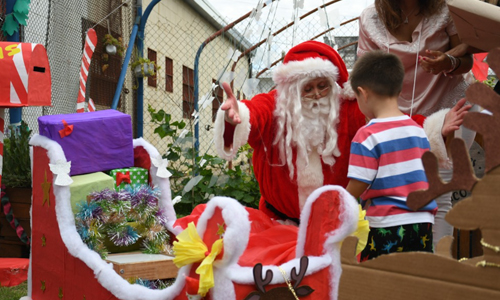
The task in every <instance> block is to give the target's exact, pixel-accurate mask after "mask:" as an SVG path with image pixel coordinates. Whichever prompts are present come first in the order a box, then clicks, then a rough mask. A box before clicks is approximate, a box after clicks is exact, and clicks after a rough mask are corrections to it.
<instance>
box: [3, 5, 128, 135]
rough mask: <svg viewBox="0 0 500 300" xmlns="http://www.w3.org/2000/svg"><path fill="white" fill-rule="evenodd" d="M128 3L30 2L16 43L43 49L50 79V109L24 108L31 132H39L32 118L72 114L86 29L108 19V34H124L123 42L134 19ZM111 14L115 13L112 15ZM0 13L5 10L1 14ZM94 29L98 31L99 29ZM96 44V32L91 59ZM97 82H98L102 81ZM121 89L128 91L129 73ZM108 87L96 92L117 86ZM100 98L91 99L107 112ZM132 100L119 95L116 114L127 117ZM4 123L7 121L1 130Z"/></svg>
mask: <svg viewBox="0 0 500 300" xmlns="http://www.w3.org/2000/svg"><path fill="white" fill-rule="evenodd" d="M130 2H131V0H128V1H123V3H122V1H121V0H111V1H98V0H87V1H86V0H83V1H81V0H65V1H57V0H39V1H32V2H31V4H30V12H29V16H28V20H27V25H26V26H21V28H20V41H21V42H24V43H37V44H42V45H44V46H45V48H46V50H47V56H48V58H49V63H50V68H51V77H52V106H51V107H25V108H23V112H22V119H23V120H24V121H25V122H27V123H28V125H29V127H30V128H31V129H33V131H34V132H38V122H37V119H38V117H39V116H42V115H53V114H67V113H75V112H76V99H77V96H78V92H79V80H80V76H79V74H80V66H81V61H82V51H83V45H84V36H85V33H86V31H87V30H88V29H89V28H91V27H93V26H96V27H97V26H101V27H103V26H104V27H103V28H105V27H107V24H108V22H106V20H108V21H109V24H110V27H111V30H112V32H113V33H115V34H116V35H121V36H123V38H124V43H128V37H129V36H130V32H131V28H132V26H133V20H134V11H133V7H132V5H128V3H130ZM2 4H3V5H2V7H3V8H4V4H5V0H4V1H2ZM117 8H118V9H117ZM112 11H114V12H113V13H111V12H112ZM110 13H111V14H110ZM4 14H5V11H4V12H3V13H2V16H4ZM3 19H4V18H1V20H0V22H3ZM98 23H99V24H98ZM96 24H97V25H96ZM0 25H1V23H0ZM97 31H98V32H99V30H97ZM101 40H102V34H101V35H99V34H98V41H99V42H98V44H97V48H96V52H95V55H96V54H97V53H98V52H99V51H100V48H101V47H102V42H101ZM100 52H102V51H100ZM95 57H97V56H95ZM100 64H101V62H100V61H99V60H96V59H93V61H92V65H91V69H94V70H99V69H101V68H100ZM116 68H117V69H118V70H119V69H121V58H117V59H116ZM97 74H98V73H97V71H96V72H91V73H90V74H89V79H88V81H87V97H88V95H92V94H93V93H92V91H91V89H92V87H93V86H95V85H96V82H94V83H93V82H92V81H93V80H92V79H93V78H94V77H98V76H97ZM115 77H116V76H115ZM98 79H99V80H101V78H98ZM95 81H97V80H95ZM125 87H126V88H127V87H128V89H131V87H132V80H131V76H130V75H129V76H128V80H127V81H126V85H125ZM107 89H108V90H106V91H101V92H99V93H97V94H98V95H102V94H106V93H107V94H110V93H112V94H114V91H115V89H116V83H115V85H114V86H109V87H107ZM100 98H101V97H97V99H93V100H94V101H95V102H96V104H97V106H98V108H100V109H104V108H109V105H105V104H106V103H107V102H106V101H108V100H106V99H103V100H101V99H100ZM132 101H133V99H132V95H125V94H124V97H123V101H122V103H123V106H122V107H120V110H122V111H124V112H126V113H129V114H132V108H133V105H132ZM108 102H110V100H109V101H108ZM99 103H104V105H99ZM8 111H9V110H6V120H8V119H9V113H8ZM8 125H9V122H8V121H7V122H6V126H8Z"/></svg>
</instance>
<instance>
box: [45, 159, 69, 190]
mask: <svg viewBox="0 0 500 300" xmlns="http://www.w3.org/2000/svg"><path fill="white" fill-rule="evenodd" d="M49 167H50V171H52V173H54V174H55V175H57V177H56V180H55V181H54V184H56V185H59V186H68V185H70V184H71V183H73V179H71V177H70V176H69V171H70V170H71V162H70V161H63V160H58V161H57V162H56V163H55V164H49Z"/></svg>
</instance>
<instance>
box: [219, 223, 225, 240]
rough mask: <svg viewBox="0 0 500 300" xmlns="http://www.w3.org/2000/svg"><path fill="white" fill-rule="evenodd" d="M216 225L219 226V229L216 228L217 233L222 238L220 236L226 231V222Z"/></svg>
mask: <svg viewBox="0 0 500 300" xmlns="http://www.w3.org/2000/svg"><path fill="white" fill-rule="evenodd" d="M217 225H218V226H219V229H218V230H217V234H218V235H219V236H220V237H221V238H222V236H223V235H224V233H225V232H226V229H225V228H224V226H225V225H226V223H222V224H217Z"/></svg>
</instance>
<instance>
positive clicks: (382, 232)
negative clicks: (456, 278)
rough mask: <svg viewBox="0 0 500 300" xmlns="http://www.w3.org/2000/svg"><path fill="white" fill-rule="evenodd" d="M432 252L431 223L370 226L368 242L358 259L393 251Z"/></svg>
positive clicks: (362, 259)
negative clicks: (384, 226) (382, 226)
mask: <svg viewBox="0 0 500 300" xmlns="http://www.w3.org/2000/svg"><path fill="white" fill-rule="evenodd" d="M410 251H425V252H432V251H433V249H432V223H417V224H406V225H399V226H393V227H386V228H372V227H371V228H370V233H369V234H368V243H367V245H366V247H365V249H363V251H361V254H360V261H365V260H368V259H372V258H375V257H377V256H379V255H381V254H389V253H394V252H410Z"/></svg>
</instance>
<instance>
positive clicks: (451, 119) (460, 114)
mask: <svg viewBox="0 0 500 300" xmlns="http://www.w3.org/2000/svg"><path fill="white" fill-rule="evenodd" d="M471 107H472V105H470V104H467V105H465V98H462V99H460V100H459V101H458V102H457V104H455V106H453V107H452V108H451V109H450V111H449V112H448V113H447V114H446V115H445V116H444V122H443V127H442V128H441V134H442V135H443V136H444V137H446V136H448V135H449V134H450V133H453V132H455V131H456V130H458V128H459V127H460V125H462V123H463V122H464V116H465V115H466V114H467V113H468V112H469V109H470V108H471Z"/></svg>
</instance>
